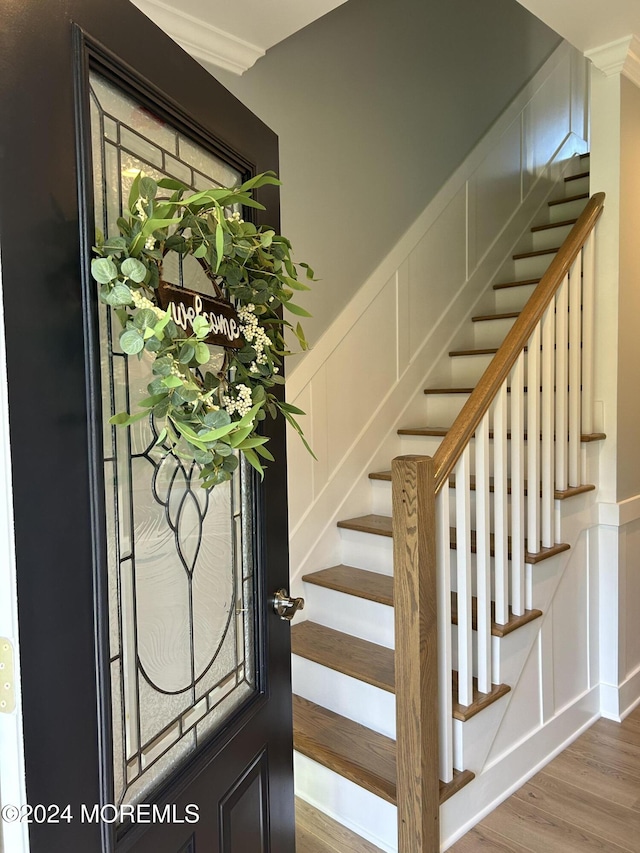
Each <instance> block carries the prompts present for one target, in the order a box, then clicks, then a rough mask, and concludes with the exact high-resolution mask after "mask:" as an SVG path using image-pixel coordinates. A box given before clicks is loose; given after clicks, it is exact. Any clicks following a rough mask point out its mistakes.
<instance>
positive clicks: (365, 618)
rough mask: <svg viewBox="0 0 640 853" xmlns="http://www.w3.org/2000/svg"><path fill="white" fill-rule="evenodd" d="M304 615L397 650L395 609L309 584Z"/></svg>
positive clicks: (346, 632) (306, 585) (321, 623)
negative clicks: (394, 620) (395, 641)
mask: <svg viewBox="0 0 640 853" xmlns="http://www.w3.org/2000/svg"><path fill="white" fill-rule="evenodd" d="M304 612H305V613H306V615H307V619H309V620H310V621H311V622H315V623H317V624H318V625H324V626H325V627H327V628H333V629H334V630H335V631H342V632H343V633H345V634H352V635H353V636H354V637H360V638H361V639H362V640H368V641H369V642H370V643H376V644H377V645H379V646H386V647H387V648H388V649H392V648H393V647H394V627H393V607H389V606H388V605H385V604H379V603H378V602H377V601H368V600H367V599H366V598H358V597H356V596H354V595H347V594H345V593H343V592H338V591H337V590H335V589H327V588H325V587H322V586H318V585H317V584H309V583H308V584H305V611H304Z"/></svg>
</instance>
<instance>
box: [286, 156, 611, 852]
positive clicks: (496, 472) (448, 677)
mask: <svg viewBox="0 0 640 853" xmlns="http://www.w3.org/2000/svg"><path fill="white" fill-rule="evenodd" d="M573 172H574V173H573V174H570V175H569V176H568V177H565V178H564V179H563V181H562V187H561V189H560V192H559V193H558V196H557V197H556V198H553V199H552V200H551V201H549V202H548V204H547V205H546V210H545V211H544V213H541V216H542V217H543V218H544V221H540V222H537V223H536V224H535V225H534V226H533V227H532V228H531V231H530V233H529V234H528V235H527V236H526V237H525V238H523V245H522V246H521V247H518V248H519V251H517V252H516V253H515V254H514V255H513V259H512V261H511V262H510V264H508V265H507V266H506V267H505V268H504V269H503V274H502V275H501V276H500V277H499V280H498V281H497V282H496V283H494V284H493V285H492V289H491V296H490V299H488V300H487V303H486V305H484V306H483V307H482V310H481V312H480V313H478V314H476V315H475V316H473V317H472V318H471V320H470V321H469V323H468V324H467V328H465V329H463V330H462V331H461V332H460V334H459V337H458V338H457V339H456V340H457V341H459V343H458V344H454V348H453V349H452V350H451V351H450V352H449V354H448V358H447V359H446V363H445V362H443V363H442V364H441V365H438V368H437V369H436V371H435V374H436V375H437V376H438V378H439V381H438V382H436V383H435V384H434V385H432V386H430V387H428V388H426V389H424V401H423V406H422V410H423V420H422V421H421V422H420V423H419V424H417V425H415V424H409V425H403V426H402V427H401V428H400V429H398V435H399V436H400V441H401V449H402V451H403V452H404V453H406V454H420V455H424V456H428V457H435V459H434V462H435V461H436V460H438V448H439V446H440V444H441V442H443V439H445V437H447V436H448V438H447V441H449V443H451V440H452V438H455V435H453V434H454V433H456V432H457V431H459V430H460V427H459V420H458V421H456V418H457V416H458V415H459V413H460V412H461V410H462V409H463V407H464V406H465V403H467V401H469V403H470V404H471V405H472V406H473V400H474V399H475V398H473V397H471V395H472V392H473V391H474V388H475V387H476V385H477V384H478V382H479V381H480V379H481V377H483V374H484V373H485V370H486V369H487V368H488V366H489V364H490V363H491V362H492V360H493V359H494V357H495V356H496V354H497V353H498V349H499V347H500V344H501V343H502V341H503V339H504V338H505V336H506V335H507V333H508V332H509V330H510V329H511V327H512V326H513V325H514V323H516V320H517V318H518V317H519V316H520V313H521V311H522V309H523V307H524V306H525V303H527V301H528V300H529V298H530V297H533V294H534V292H537V293H539V292H540V289H539V288H538V290H536V289H537V286H538V284H539V283H540V281H541V280H542V279H543V274H544V273H545V270H546V269H547V268H548V266H549V264H550V263H551V261H552V260H553V259H554V257H556V255H557V254H558V252H559V250H560V247H561V246H562V244H563V243H564V241H565V240H566V239H567V237H568V236H569V234H570V232H571V231H572V228H573V226H574V225H575V223H576V221H577V219H578V217H579V215H580V213H581V212H582V211H583V209H584V207H585V205H586V203H587V200H588V198H589V172H588V155H582V157H580V158H576V161H575V162H574V165H573ZM580 269H581V268H580ZM569 278H571V284H570V283H569ZM566 279H567V281H566V287H563V288H560V289H559V290H558V295H557V296H556V297H555V309H554V307H553V303H552V305H551V308H550V309H549V310H547V311H546V312H545V319H544V321H541V326H540V329H538V330H537V331H536V332H534V334H533V336H532V337H531V338H530V340H529V341H528V348H527V347H525V349H524V352H523V353H522V354H521V355H520V357H519V358H518V360H517V362H515V364H514V367H513V370H511V371H510V373H509V379H508V380H505V382H504V384H503V387H502V388H501V389H500V390H498V389H497V388H496V389H495V391H494V395H495V398H496V399H495V402H494V403H493V404H492V406H491V410H490V412H487V413H486V415H484V417H483V419H482V422H478V424H477V429H476V428H474V430H473V432H472V433H471V434H470V435H469V437H468V440H467V447H466V449H465V450H464V453H463V454H462V455H461V456H460V459H459V460H458V459H456V460H453V463H455V467H454V466H453V464H452V466H451V473H448V474H447V475H446V481H445V482H446V486H448V488H447V487H446V486H445V488H443V489H442V490H441V492H440V494H439V495H438V498H439V499H440V500H439V503H438V513H439V515H438V522H437V529H438V533H437V535H438V537H439V540H438V541H439V548H440V553H441V554H442V555H443V556H442V560H441V561H440V562H441V564H440V565H439V566H438V600H439V607H438V620H439V640H438V646H439V658H440V660H439V664H438V666H439V673H440V675H439V677H440V703H439V716H440V723H439V725H440V746H439V759H438V761H439V767H440V778H441V780H442V781H441V782H440V786H439V800H440V803H441V804H442V803H444V802H445V801H447V800H448V799H449V798H451V797H453V796H454V795H455V794H456V793H458V792H459V791H460V790H461V789H462V788H464V787H465V786H466V785H468V784H469V783H471V782H472V780H473V779H474V775H475V774H476V773H481V772H482V768H483V765H484V762H485V760H486V757H487V754H488V752H489V749H490V747H491V744H492V742H493V738H494V737H495V733H496V731H497V730H498V726H499V725H500V721H501V719H502V716H503V714H504V711H505V709H506V707H507V706H508V701H509V699H508V694H509V693H510V691H511V690H512V688H513V687H514V686H515V684H516V683H517V679H518V677H519V673H520V671H521V669H522V667H523V666H524V663H525V660H526V654H527V650H528V649H530V648H531V645H532V644H533V642H534V639H535V636H536V631H537V630H539V629H538V628H537V627H535V626H537V625H539V624H540V622H541V617H542V616H543V611H542V609H540V608H539V607H536V606H534V605H535V604H536V594H535V584H536V568H537V567H538V566H539V565H540V564H542V563H546V562H547V561H550V565H551V566H552V570H553V571H554V572H556V573H561V572H562V569H563V565H564V564H563V562H562V560H563V559H564V558H565V557H566V553H567V552H568V551H569V549H570V544H569V543H568V542H565V541H562V537H561V533H562V516H563V507H565V506H566V505H568V504H570V503H571V500H572V499H574V498H576V497H578V496H579V495H584V494H586V493H587V492H589V491H592V490H594V489H595V485H593V484H592V483H589V482H588V477H587V471H588V464H587V456H586V451H585V450H584V449H585V448H587V446H589V445H591V444H594V443H596V442H598V441H600V440H602V439H604V437H605V436H604V435H603V434H601V433H598V432H594V431H593V430H592V429H591V428H590V426H589V424H590V417H589V416H584V417H583V416H582V414H581V412H577V410H576V405H579V402H578V404H577V403H576V400H579V397H580V395H579V393H578V392H577V390H576V389H577V388H579V387H581V383H582V385H585V386H586V384H587V383H588V380H589V375H588V369H587V367H585V365H583V364H582V363H580V364H578V358H579V356H578V355H577V354H576V353H577V352H578V350H580V351H582V347H586V344H585V343H584V341H583V342H582V343H581V344H580V346H579V347H578V346H576V338H575V334H576V328H577V327H576V325H575V324H576V322H577V323H578V326H580V330H579V331H580V333H581V328H582V326H583V325H585V326H586V325H587V324H588V322H591V321H590V319H589V317H590V313H589V312H588V311H587V309H585V310H584V311H583V312H581V311H580V310H578V311H576V307H575V304H576V303H575V299H576V297H575V292H574V291H575V289H576V288H578V289H579V287H580V283H579V281H580V280H581V279H582V273H581V272H580V271H579V270H578V269H577V268H576V266H575V265H574V266H572V272H571V276H569V275H567V276H566ZM570 287H573V288H574V290H573V291H571V293H570ZM570 298H571V300H572V301H571V302H570ZM580 298H581V297H580V295H578V299H580ZM532 302H533V299H532ZM581 314H584V316H583V319H582V321H581V320H580V319H579V318H580V316H581ZM554 315H555V317H556V318H557V317H560V318H562V317H565V318H566V320H565V322H564V323H563V322H562V320H557V319H555V320H554ZM576 317H578V320H576ZM572 323H573V325H572ZM545 324H546V325H545ZM554 324H555V325H554ZM552 326H553V329H552ZM554 329H555V331H554ZM563 336H564V337H563ZM550 341H551V343H550ZM553 350H555V351H556V352H564V351H568V353H569V354H568V356H566V357H556V356H555V355H554V356H553V357H552V356H551V355H550V352H551V351H553ZM538 351H541V352H542V355H541V356H539V357H531V356H530V354H529V352H535V353H537V352H538ZM501 352H502V351H501ZM500 357H501V356H500V355H499V356H498V359H499V358H500ZM577 364H578V367H577V368H576V365H577ZM576 369H578V370H580V371H581V372H580V373H576ZM485 376H486V374H485ZM558 388H566V389H567V393H566V394H562V393H558V392H557V389H558ZM531 389H535V393H531ZM545 389H546V390H545ZM554 389H555V390H554ZM571 389H574V390H573V391H572V390H571ZM585 393H586V392H585ZM470 398H471V400H470ZM468 407H469V404H468V405H467V408H468ZM590 407H591V400H590V396H588V393H587V399H586V400H583V409H585V410H586V409H587V408H589V409H590ZM465 411H467V409H465ZM576 417H578V418H579V420H580V427H579V429H578V433H577V437H576V436H575V432H576V431H575V426H576ZM454 422H455V424H454ZM443 424H444V425H443ZM452 424H453V425H454V426H453V428H451V425H452ZM585 424H586V426H587V428H586V429H585V428H584V426H585ZM447 425H448V426H447ZM545 430H546V431H545ZM528 431H529V433H531V432H533V433H535V434H536V440H535V441H532V440H531V438H530V435H529V434H528ZM549 431H550V432H549ZM538 432H540V436H541V437H539V436H538ZM549 434H550V436H551V438H550V439H549ZM563 434H568V439H567V441H554V438H553V436H554V435H563ZM445 444H446V443H445ZM443 446H444V445H443ZM580 447H582V448H583V450H580ZM470 448H471V449H470ZM442 470H443V468H442V466H440V467H439V468H437V469H436V472H435V473H436V477H437V475H438V473H439V472H441V471H442ZM489 474H490V475H491V476H489ZM369 479H370V489H371V510H372V511H371V512H370V513H368V514H366V515H362V516H360V517H357V518H350V519H344V520H342V521H340V522H339V523H338V527H339V528H340V530H341V535H342V559H343V561H344V564H341V565H337V566H333V567H331V568H324V569H321V570H319V571H316V572H313V573H310V574H307V575H306V576H304V578H303V580H304V582H305V596H306V599H307V610H306V611H305V613H307V614H308V621H305V622H300V623H298V624H295V625H294V626H293V628H292V634H291V638H292V651H293V689H294V694H295V695H294V697H293V707H294V746H295V750H296V777H297V787H298V790H299V792H300V795H301V796H302V797H303V798H304V799H306V800H308V801H309V802H310V803H312V804H313V805H316V806H318V807H319V808H320V809H322V810H323V811H326V812H327V813H329V814H331V815H333V817H336V818H337V819H338V820H340V821H341V822H342V823H344V824H345V825H346V826H349V827H351V828H352V829H355V830H356V831H359V832H360V833H361V834H362V835H365V836H366V837H367V838H368V839H369V840H370V841H373V840H375V841H377V843H378V844H380V845H381V849H384V850H389V851H395V850H398V849H400V850H401V853H415V851H417V850H418V849H420V850H422V848H418V847H415V849H409V848H408V847H407V849H404V846H401V847H400V848H398V846H397V841H396V832H397V830H396V809H395V806H396V804H397V794H396V788H397V785H396V781H397V780H396V741H395V737H396V716H395V704H396V703H395V683H396V678H395V673H394V669H395V652H394V646H395V645H396V641H395V638H394V577H393V538H394V524H393V523H392V514H391V495H392V488H391V486H392V473H391V470H383V471H372V472H370V474H369ZM532 483H535V487H534V489H533V491H532ZM462 484H464V487H463V488H461V485H462ZM395 488H396V486H395V485H394V489H395ZM465 520H466V523H465ZM470 520H472V521H473V524H474V529H473V530H472V529H471V523H470ZM396 525H397V521H396ZM395 529H396V537H397V536H398V527H397V526H396V528H395ZM443 542H445V543H446V544H445V545H444V546H443ZM396 546H398V543H397V542H396ZM396 594H397V592H396ZM443 623H444V624H443ZM526 626H531V627H529V628H528V629H526ZM396 630H397V626H396ZM523 630H527V631H528V633H527V634H526V641H524V642H522V641H518V640H514V638H515V637H516V636H517V635H518V634H519V632H521V631H523ZM445 683H446V685H447V686H446V687H445ZM367 849H369V848H367Z"/></svg>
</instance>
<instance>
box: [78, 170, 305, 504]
mask: <svg viewBox="0 0 640 853" xmlns="http://www.w3.org/2000/svg"><path fill="white" fill-rule="evenodd" d="M279 183H280V181H278V179H277V178H276V177H275V175H274V174H273V173H272V172H265V173H263V174H261V175H257V176H256V177H253V178H251V179H250V180H248V181H246V182H245V183H243V184H242V185H241V186H238V187H235V188H214V189H208V190H205V191H203V192H197V193H192V191H191V189H190V188H189V187H187V186H186V185H184V184H182V183H181V182H179V181H175V180H172V179H169V178H165V179H163V180H160V181H158V182H156V181H155V180H153V179H152V178H150V177H147V176H145V175H144V174H143V173H138V174H137V176H136V177H135V179H134V182H133V185H132V188H131V192H130V195H129V200H128V206H127V209H126V210H124V211H123V215H122V216H121V217H120V218H119V219H118V230H119V232H120V233H119V235H118V236H113V237H109V238H107V239H105V238H104V237H103V236H102V235H101V234H98V235H97V238H96V242H97V246H95V247H94V251H95V254H96V255H97V256H98V257H96V258H94V259H93V261H92V263H91V273H92V275H93V278H94V279H95V280H96V281H97V282H98V284H99V285H100V299H101V301H102V302H104V303H106V304H107V305H109V306H111V308H112V309H113V310H114V311H115V313H116V314H117V316H118V318H119V320H120V323H121V324H122V332H121V334H120V346H121V348H122V350H123V351H124V352H125V353H127V354H128V355H129V356H134V355H137V356H138V358H141V357H142V354H143V352H144V351H146V352H149V353H152V354H153V356H154V360H153V367H152V371H153V378H152V381H150V383H149V385H148V387H147V390H148V394H149V396H148V397H146V398H145V399H144V400H142V401H140V403H139V406H140V407H141V411H138V412H135V413H129V412H121V413H119V414H116V415H115V416H114V417H113V418H111V423H113V424H118V425H121V426H129V425H131V424H133V423H135V422H136V421H138V420H140V419H141V418H145V417H147V418H149V417H152V418H153V420H154V424H155V429H156V431H157V433H158V438H157V442H156V445H157V446H159V447H161V448H163V449H164V450H165V451H166V452H171V453H174V454H176V455H177V456H179V457H181V458H186V459H188V460H193V461H195V463H196V464H197V465H199V466H200V469H201V470H200V477H201V482H202V486H203V487H204V488H211V487H213V486H216V485H218V484H219V483H223V482H225V481H226V480H229V479H231V475H232V473H233V471H234V470H235V469H236V468H237V466H238V453H237V452H236V451H239V452H240V453H242V454H244V457H245V459H246V460H247V462H249V463H250V464H251V465H252V466H253V467H254V468H255V469H256V470H257V471H258V472H259V473H260V475H261V476H262V475H263V471H264V466H265V461H273V456H272V455H271V453H270V452H269V450H268V449H267V448H266V447H265V445H266V443H267V441H268V439H267V438H266V437H265V436H263V435H260V431H259V428H260V422H261V421H263V420H264V419H265V417H266V416H267V415H269V416H271V417H272V418H276V417H278V413H281V414H282V415H283V416H284V417H285V418H286V420H287V421H288V422H289V423H290V424H291V425H292V426H293V428H294V429H295V430H296V432H297V433H298V434H299V435H300V437H301V438H302V441H303V442H304V444H305V446H306V447H307V449H308V450H309V452H311V449H310V448H309V445H308V444H307V442H306V441H305V439H304V435H303V433H302V430H301V428H300V425H299V424H298V422H297V421H296V419H295V417H294V416H295V415H302V414H304V412H302V411H301V410H300V409H298V408H296V407H295V406H292V405H290V404H289V403H285V402H283V401H282V400H279V399H278V397H277V396H276V395H275V394H274V393H273V388H274V386H275V385H277V384H282V383H283V382H284V379H283V377H282V375H281V373H280V370H281V367H282V362H283V359H284V357H285V356H287V355H290V352H289V350H288V349H287V346H286V344H285V340H284V334H283V332H284V327H285V326H287V327H290V328H291V329H293V332H294V334H295V335H296V337H297V339H298V341H299V343H300V346H301V348H302V349H307V348H308V346H307V341H306V339H305V336H304V332H303V330H302V327H301V326H300V323H299V322H298V323H296V325H295V326H294V325H293V324H292V323H290V322H289V321H287V320H285V319H283V317H282V311H281V310H280V309H281V307H284V308H286V309H287V310H288V311H289V312H290V313H291V314H295V315H299V316H303V317H308V316H310V315H309V314H308V312H307V311H305V310H304V309H303V308H300V306H298V305H296V304H295V303H293V302H292V301H291V299H292V297H293V294H294V291H298V290H309V286H308V285H307V284H305V283H304V282H302V281H301V280H300V279H299V278H298V268H302V269H304V271H305V277H306V278H307V279H313V275H314V274H313V270H312V269H311V268H310V267H309V266H308V265H307V264H303V263H299V264H297V265H296V264H294V262H293V261H292V258H291V244H290V242H289V241H288V240H287V239H286V238H285V237H283V236H281V235H279V234H276V233H275V231H274V230H272V229H271V228H268V227H266V226H260V227H256V226H255V225H254V224H253V223H251V222H245V221H244V220H243V219H242V218H241V214H240V212H239V208H240V206H241V205H242V206H244V207H249V208H259V209H261V210H264V207H263V206H262V205H261V204H259V203H258V202H257V201H256V200H255V199H254V198H252V191H253V190H254V189H257V188H259V187H261V186H264V185H266V184H279ZM161 190H164V191H168V192H167V194H166V195H164V196H163V195H161V194H160V191H161ZM168 252H176V253H177V254H178V255H180V256H181V257H184V256H186V255H192V256H193V257H194V258H195V259H197V261H198V262H199V264H200V266H201V267H202V269H203V270H204V272H205V274H206V276H207V277H208V279H209V280H210V282H211V284H212V286H213V290H214V292H215V294H216V296H217V297H221V298H225V299H228V300H230V301H231V302H232V303H233V304H234V305H235V308H236V310H237V314H238V319H239V325H240V331H241V333H242V336H243V339H244V344H243V346H242V347H241V348H239V349H230V348H225V349H224V359H223V363H222V366H219V365H217V369H216V370H215V372H212V371H210V370H207V366H208V364H209V361H210V356H211V352H210V349H209V346H208V345H207V344H206V343H205V339H206V337H207V335H208V334H209V332H210V331H211V325H210V323H209V322H208V320H207V319H206V317H204V316H201V315H198V314H196V316H194V317H193V318H192V319H191V322H190V326H191V329H190V331H185V330H184V329H182V328H180V326H178V325H177V324H176V323H175V322H174V320H173V319H172V316H171V311H170V310H163V309H162V308H161V307H160V306H159V301H158V298H157V295H158V288H159V286H160V282H161V280H162V264H163V259H164V257H165V256H166V255H167V253H168Z"/></svg>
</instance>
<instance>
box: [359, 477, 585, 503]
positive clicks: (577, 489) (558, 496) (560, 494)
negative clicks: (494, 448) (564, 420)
mask: <svg viewBox="0 0 640 853" xmlns="http://www.w3.org/2000/svg"><path fill="white" fill-rule="evenodd" d="M369 479H370V480H385V481H388V482H389V483H390V482H391V471H376V472H374V473H372V474H369ZM449 487H450V488H451V489H455V487H456V478H455V477H454V476H453V475H452V476H451V477H450V478H449ZM469 488H470V489H471V491H475V488H476V478H475V476H473V475H471V477H470V478H469ZM595 488H596V487H595V486H594V485H593V484H592V483H585V484H584V485H582V486H569V488H568V489H564V490H562V491H560V490H559V489H555V490H554V493H553V499H554V500H556V501H564V500H567V499H568V498H573V497H575V496H576V495H583V494H584V493H585V492H593V491H594V490H595ZM489 491H490V492H493V491H494V484H493V477H490V478H489ZM507 494H511V480H510V479H509V480H507ZM524 494H525V495H526V494H527V481H526V480H525V484H524Z"/></svg>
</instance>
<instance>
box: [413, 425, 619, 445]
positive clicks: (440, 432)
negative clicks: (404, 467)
mask: <svg viewBox="0 0 640 853" xmlns="http://www.w3.org/2000/svg"><path fill="white" fill-rule="evenodd" d="M450 429H451V427H443V426H437V427H402V428H401V429H399V430H398V435H422V436H436V437H439V436H445V435H446V434H447V433H448V432H449V430H450ZM523 437H524V440H525V441H526V440H527V433H526V432H525V433H524V436H523ZM606 437H607V436H606V433H604V432H592V433H583V434H582V435H581V436H580V441H581V442H583V443H585V444H586V443H588V442H590V441H604V439H605V438H606ZM489 438H493V430H489ZM507 440H508V441H510V440H511V430H507Z"/></svg>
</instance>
